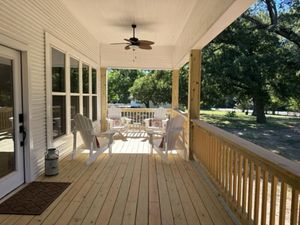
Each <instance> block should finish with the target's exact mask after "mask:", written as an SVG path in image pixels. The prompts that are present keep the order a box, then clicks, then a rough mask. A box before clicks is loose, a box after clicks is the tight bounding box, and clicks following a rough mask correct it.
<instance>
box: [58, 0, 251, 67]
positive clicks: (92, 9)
mask: <svg viewBox="0 0 300 225" xmlns="http://www.w3.org/2000/svg"><path fill="white" fill-rule="evenodd" d="M62 2H63V3H64V4H65V6H66V7H67V8H68V9H69V11H71V13H72V14H73V15H74V16H75V17H76V18H77V19H78V20H79V22H80V23H81V24H82V25H83V26H84V27H85V28H86V29H87V30H88V31H89V32H90V33H91V34H92V35H93V36H94V37H95V38H96V39H97V40H98V41H99V45H100V61H101V66H104V67H118V68H152V69H158V68H161V69H172V68H176V67H179V66H181V65H182V64H183V63H185V61H186V60H187V55H188V53H189V51H190V49H192V48H203V47H204V46H205V45H206V44H207V43H208V42H209V41H211V40H212V39H213V38H214V37H215V36H216V35H217V34H218V33H220V32H221V31H222V30H223V29H224V28H225V27H226V26H228V25H229V24H230V23H231V22H232V21H234V20H235V19H236V18H237V17H238V16H239V15H240V14H241V13H243V12H244V11H245V10H246V9H247V8H248V7H249V6H250V4H251V3H252V2H253V0H109V1H107V0H89V1H87V0H62ZM132 23H135V24H137V29H136V36H137V37H138V38H140V39H146V40H152V41H154V42H155V45H154V46H153V50H151V51H145V50H139V49H138V50H137V51H135V52H133V51H132V50H128V51H126V50H124V46H122V45H120V46H113V45H110V43H113V42H122V41H123V39H124V38H130V37H131V36H132V29H131V24H132Z"/></svg>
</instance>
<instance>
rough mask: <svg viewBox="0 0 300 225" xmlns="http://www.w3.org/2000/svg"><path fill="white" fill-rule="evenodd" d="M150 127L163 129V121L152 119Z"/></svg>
mask: <svg viewBox="0 0 300 225" xmlns="http://www.w3.org/2000/svg"><path fill="white" fill-rule="evenodd" d="M149 127H162V121H161V120H159V119H150V120H149Z"/></svg>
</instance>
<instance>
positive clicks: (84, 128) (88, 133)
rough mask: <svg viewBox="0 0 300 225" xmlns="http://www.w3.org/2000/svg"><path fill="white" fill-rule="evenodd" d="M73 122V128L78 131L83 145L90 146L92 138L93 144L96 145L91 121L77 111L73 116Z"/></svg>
mask: <svg viewBox="0 0 300 225" xmlns="http://www.w3.org/2000/svg"><path fill="white" fill-rule="evenodd" d="M74 123H75V129H76V130H77V131H79V133H80V135H81V138H82V141H83V143H84V145H85V146H86V147H87V148H90V147H91V146H90V145H91V142H92V140H93V141H94V143H93V144H94V146H97V145H95V144H96V138H95V136H94V135H93V132H94V128H93V124H92V121H91V120H90V119H89V118H87V117H85V116H83V115H81V114H79V113H78V114H76V115H75V117H74Z"/></svg>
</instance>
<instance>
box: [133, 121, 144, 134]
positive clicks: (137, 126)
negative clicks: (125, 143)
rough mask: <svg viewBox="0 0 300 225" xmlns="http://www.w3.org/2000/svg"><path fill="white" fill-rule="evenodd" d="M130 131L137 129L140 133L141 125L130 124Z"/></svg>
mask: <svg viewBox="0 0 300 225" xmlns="http://www.w3.org/2000/svg"><path fill="white" fill-rule="evenodd" d="M131 129H133V130H136V129H138V130H139V132H141V129H142V123H132V124H131Z"/></svg>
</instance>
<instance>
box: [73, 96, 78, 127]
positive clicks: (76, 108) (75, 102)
mask: <svg viewBox="0 0 300 225" xmlns="http://www.w3.org/2000/svg"><path fill="white" fill-rule="evenodd" d="M77 113H79V96H71V130H73V129H74V120H73V119H74V116H75V115H76V114H77Z"/></svg>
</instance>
